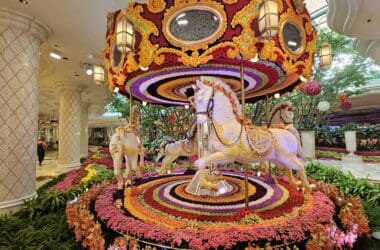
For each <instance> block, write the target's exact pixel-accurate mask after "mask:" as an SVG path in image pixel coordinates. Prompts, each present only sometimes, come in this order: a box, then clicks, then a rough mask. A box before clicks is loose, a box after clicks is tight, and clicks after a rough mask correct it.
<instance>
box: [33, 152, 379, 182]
mask: <svg viewBox="0 0 380 250" xmlns="http://www.w3.org/2000/svg"><path fill="white" fill-rule="evenodd" d="M57 161H58V152H57V151H50V152H47V154H46V156H45V160H44V161H43V163H42V166H38V162H36V175H37V180H36V188H39V187H40V186H42V185H43V184H44V183H46V182H47V181H48V180H50V179H52V178H54V177H56V176H58V175H60V174H62V173H66V172H68V171H70V170H73V169H74V168H62V167H57V165H58V163H57ZM316 161H319V162H321V163H322V164H324V165H327V166H331V167H334V168H337V169H342V161H336V160H316ZM347 170H348V171H351V173H352V174H353V175H354V176H355V177H357V178H366V177H367V175H368V180H369V181H371V182H376V183H380V163H364V164H363V166H359V167H358V166H347V165H346V166H345V167H344V171H347Z"/></svg>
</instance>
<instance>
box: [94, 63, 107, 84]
mask: <svg viewBox="0 0 380 250" xmlns="http://www.w3.org/2000/svg"><path fill="white" fill-rule="evenodd" d="M93 76H94V81H95V83H96V84H103V83H104V82H105V77H104V67H103V66H102V65H94V70H93Z"/></svg>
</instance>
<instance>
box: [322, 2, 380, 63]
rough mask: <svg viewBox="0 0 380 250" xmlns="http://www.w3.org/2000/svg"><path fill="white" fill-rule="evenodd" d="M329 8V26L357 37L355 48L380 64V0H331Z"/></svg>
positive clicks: (336, 30)
mask: <svg viewBox="0 0 380 250" xmlns="http://www.w3.org/2000/svg"><path fill="white" fill-rule="evenodd" d="M328 9H329V10H328V14H327V22H328V25H329V27H330V28H331V29H332V30H333V31H335V32H338V33H341V34H344V35H346V36H349V37H353V38H355V41H354V44H353V48H354V49H355V50H356V51H358V52H359V53H360V54H361V55H362V56H364V57H371V58H372V59H374V60H376V61H377V63H379V64H380V29H379V28H378V27H380V15H379V13H378V10H379V9H380V1H379V0H344V1H342V0H329V3H328Z"/></svg>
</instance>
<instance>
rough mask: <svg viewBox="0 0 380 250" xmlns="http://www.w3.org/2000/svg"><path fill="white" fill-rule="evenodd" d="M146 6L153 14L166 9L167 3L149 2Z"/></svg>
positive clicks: (160, 0)
mask: <svg viewBox="0 0 380 250" xmlns="http://www.w3.org/2000/svg"><path fill="white" fill-rule="evenodd" d="M146 4H147V6H148V10H149V11H150V12H152V13H160V12H161V11H163V10H164V9H165V7H166V2H165V1H164V0H148V2H147V3H146Z"/></svg>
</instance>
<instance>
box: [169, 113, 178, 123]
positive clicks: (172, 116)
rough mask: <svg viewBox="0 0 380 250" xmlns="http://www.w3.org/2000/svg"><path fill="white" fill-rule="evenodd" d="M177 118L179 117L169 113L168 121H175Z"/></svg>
mask: <svg viewBox="0 0 380 250" xmlns="http://www.w3.org/2000/svg"><path fill="white" fill-rule="evenodd" d="M176 119H177V118H176V117H175V115H174V114H169V115H168V121H169V122H175V121H176Z"/></svg>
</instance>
